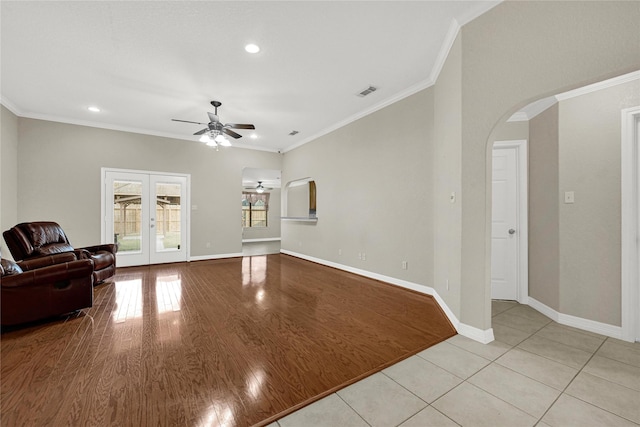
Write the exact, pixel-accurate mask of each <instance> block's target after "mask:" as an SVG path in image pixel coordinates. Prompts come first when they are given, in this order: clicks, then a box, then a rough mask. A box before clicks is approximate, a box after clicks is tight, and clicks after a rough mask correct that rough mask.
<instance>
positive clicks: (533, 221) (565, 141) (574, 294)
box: [529, 80, 640, 326]
mask: <svg viewBox="0 0 640 427" xmlns="http://www.w3.org/2000/svg"><path fill="white" fill-rule="evenodd" d="M638 105H640V81H638V80H636V81H634V82H630V83H626V84H622V85H618V86H615V87H612V88H608V89H603V90H599V91H597V92H592V93H589V94H585V95H581V96H578V97H574V98H570V99H567V100H563V101H560V102H559V103H558V104H556V105H554V106H553V107H551V108H549V109H548V110H546V111H544V112H543V113H541V114H540V115H539V116H537V117H535V118H534V119H533V120H531V125H530V129H531V141H530V147H529V152H530V159H529V163H530V170H529V178H530V182H529V187H530V188H529V201H530V210H529V212H530V217H529V226H530V236H529V294H530V296H531V297H533V298H535V299H536V300H538V301H540V302H542V303H543V304H545V305H547V306H549V307H551V308H552V309H554V310H556V311H558V312H560V313H563V314H569V315H572V316H577V317H580V318H585V319H589V320H595V321H598V322H602V323H606V324H610V325H614V326H620V325H621V298H622V295H621V269H620V265H621V246H622V242H621V234H620V233H621V192H620V188H621V170H620V146H621V110H622V109H624V108H629V107H633V106H638ZM565 191H573V192H574V194H575V203H573V204H566V203H564V192H565Z"/></svg>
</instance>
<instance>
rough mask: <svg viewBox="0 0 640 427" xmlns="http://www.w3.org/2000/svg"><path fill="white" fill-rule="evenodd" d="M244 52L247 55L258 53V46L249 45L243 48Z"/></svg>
mask: <svg viewBox="0 0 640 427" xmlns="http://www.w3.org/2000/svg"><path fill="white" fill-rule="evenodd" d="M244 50H246V51H247V52H249V53H258V52H260V46H258V45H257V44H253V43H249V44H248V45H246V46H245V47H244Z"/></svg>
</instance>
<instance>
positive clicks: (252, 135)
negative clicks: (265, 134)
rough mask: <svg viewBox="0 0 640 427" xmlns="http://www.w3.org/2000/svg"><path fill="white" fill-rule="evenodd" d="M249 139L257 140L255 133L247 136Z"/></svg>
mask: <svg viewBox="0 0 640 427" xmlns="http://www.w3.org/2000/svg"><path fill="white" fill-rule="evenodd" d="M249 138H251V139H258V135H256V134H255V133H252V134H251V135H249Z"/></svg>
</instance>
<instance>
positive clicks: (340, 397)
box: [333, 392, 371, 426]
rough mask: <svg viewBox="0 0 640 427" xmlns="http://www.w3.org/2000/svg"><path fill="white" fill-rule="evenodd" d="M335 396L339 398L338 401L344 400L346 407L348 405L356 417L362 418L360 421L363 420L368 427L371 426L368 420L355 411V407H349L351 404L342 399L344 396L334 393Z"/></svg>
mask: <svg viewBox="0 0 640 427" xmlns="http://www.w3.org/2000/svg"><path fill="white" fill-rule="evenodd" d="M333 394H335V395H336V396H338V399H340V400H342V401H343V402H344V404H345V405H347V406H348V407H349V409H351V410H352V411H353V412H355V413H356V415H357V416H359V417H360V419H361V420H362V421H364V423H365V424H366V425H368V426H371V424H369V423H368V422H367V420H365V419H364V418H363V417H362V415H360V412H358V411H356V410H355V408H354V407H353V406H351V405H349V402H347V401H346V400H344V399H343V398H342V396H340V395H339V394H338V393H337V392H336V393H333Z"/></svg>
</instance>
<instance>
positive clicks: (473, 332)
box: [280, 249, 494, 344]
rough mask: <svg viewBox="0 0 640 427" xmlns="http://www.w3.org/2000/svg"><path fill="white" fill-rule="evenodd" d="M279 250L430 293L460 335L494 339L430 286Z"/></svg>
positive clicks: (484, 340)
mask: <svg viewBox="0 0 640 427" xmlns="http://www.w3.org/2000/svg"><path fill="white" fill-rule="evenodd" d="M280 252H281V253H283V254H286V255H291V256H294V257H296V258H301V259H304V260H307V261H311V262H315V263H317V264H322V265H326V266H328V267H333V268H336V269H338V270H342V271H347V272H349V273H353V274H357V275H359V276H364V277H368V278H370V279H375V280H380V281H381V282H386V283H391V284H392V285H396V286H400V287H403V288H406V289H411V290H413V291H416V292H420V293H423V294H426V295H431V296H433V297H434V298H435V299H436V301H437V303H438V304H439V305H440V307H441V308H442V310H443V311H444V313H445V315H446V316H447V318H448V319H449V321H450V322H451V324H452V325H453V327H454V328H456V331H457V332H458V333H459V334H460V335H463V336H465V337H467V338H471V339H472V340H475V341H479V342H481V343H482V344H488V343H490V342H491V341H493V339H494V338H493V329H487V330H482V329H478V328H476V327H473V326H469V325H466V324H464V323H461V322H460V321H459V320H458V318H457V317H456V315H455V314H453V311H451V309H450V308H449V307H448V306H447V304H446V303H445V302H444V300H443V299H442V298H441V297H440V295H438V292H436V290H435V289H433V288H432V287H429V286H424V285H420V284H418V283H413V282H409V281H407V280H402V279H397V278H395V277H391V276H385V275H383V274H378V273H374V272H371V271H367V270H362V269H359V268H355V267H351V266H348V265H344V264H338V263H337V262H333V261H327V260H324V259H320V258H316V257H312V256H309V255H305V254H301V253H297V252H292V251H289V250H286V249H281V250H280Z"/></svg>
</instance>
